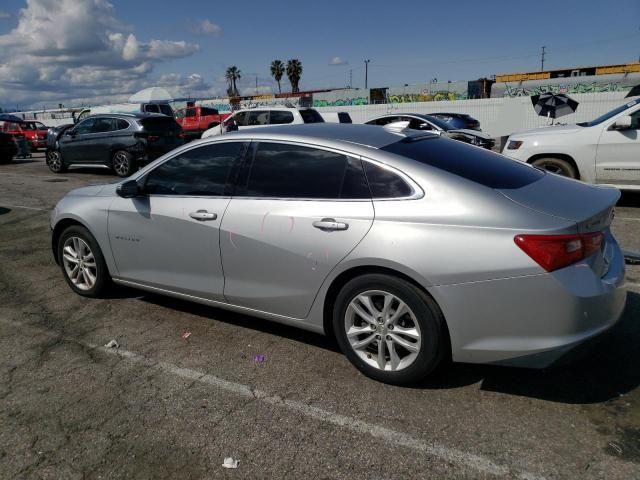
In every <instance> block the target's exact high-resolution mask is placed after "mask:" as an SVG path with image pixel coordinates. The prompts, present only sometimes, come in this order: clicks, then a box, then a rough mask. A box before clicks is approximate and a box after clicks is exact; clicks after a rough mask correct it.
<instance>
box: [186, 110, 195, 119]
mask: <svg viewBox="0 0 640 480" xmlns="http://www.w3.org/2000/svg"><path fill="white" fill-rule="evenodd" d="M184 116H185V117H195V116H196V109H195V108H187V110H186V113H185V115H184Z"/></svg>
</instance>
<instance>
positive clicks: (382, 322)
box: [344, 290, 422, 371]
mask: <svg viewBox="0 0 640 480" xmlns="http://www.w3.org/2000/svg"><path fill="white" fill-rule="evenodd" d="M344 327H345V332H346V334H347V340H348V341H349V344H350V345H351V348H352V349H353V351H354V352H355V353H356V355H358V357H360V358H361V359H362V360H363V361H364V362H365V363H367V364H368V365H370V366H372V367H374V368H377V369H378V370H384V371H399V370H403V369H405V368H407V367H409V366H410V365H412V364H413V362H414V361H415V360H416V358H417V357H418V354H419V353H420V347H421V345H422V333H421V331H420V325H419V324H418V321H417V319H416V316H415V314H414V313H413V311H412V310H411V308H409V306H408V305H407V304H406V303H405V302H403V301H402V300H401V299H400V298H399V297H397V296H396V295H394V294H392V293H390V292H386V291H383V290H367V291H365V292H362V293H359V294H358V295H356V296H355V297H354V298H353V299H352V300H351V302H349V306H348V307H347V311H346V313H345V317H344Z"/></svg>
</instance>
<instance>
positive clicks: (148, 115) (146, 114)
mask: <svg viewBox="0 0 640 480" xmlns="http://www.w3.org/2000/svg"><path fill="white" fill-rule="evenodd" d="M101 117H102V118H104V117H116V118H124V119H126V118H129V119H130V118H137V119H143V118H156V117H157V118H159V117H163V118H171V117H170V116H168V115H163V114H162V113H151V112H133V113H96V114H93V115H89V116H88V117H87V118H101Z"/></svg>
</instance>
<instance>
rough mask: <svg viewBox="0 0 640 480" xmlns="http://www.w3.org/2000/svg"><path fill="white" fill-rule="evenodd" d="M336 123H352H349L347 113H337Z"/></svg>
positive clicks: (349, 117) (349, 118)
mask: <svg viewBox="0 0 640 480" xmlns="http://www.w3.org/2000/svg"><path fill="white" fill-rule="evenodd" d="M338 121H339V122H340V123H353V122H352V121H351V115H349V114H348V113H347V112H339V113H338Z"/></svg>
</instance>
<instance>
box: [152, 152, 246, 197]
mask: <svg viewBox="0 0 640 480" xmlns="http://www.w3.org/2000/svg"><path fill="white" fill-rule="evenodd" d="M241 149H242V143H240V142H225V143H218V144H215V145H205V146H202V147H197V148H194V149H192V150H189V151H187V152H184V153H181V154H180V155H178V156H176V157H173V158H172V159H170V160H167V161H166V162H164V163H163V164H162V165H159V166H158V167H156V168H154V169H153V170H152V171H151V172H150V173H149V174H148V175H147V179H146V183H145V191H146V192H147V193H149V194H156V195H180V196H184V195H193V196H221V195H224V194H225V185H226V184H227V180H228V177H229V173H230V172H231V167H232V166H233V163H234V161H235V160H236V158H238V156H239V155H240V151H241Z"/></svg>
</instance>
